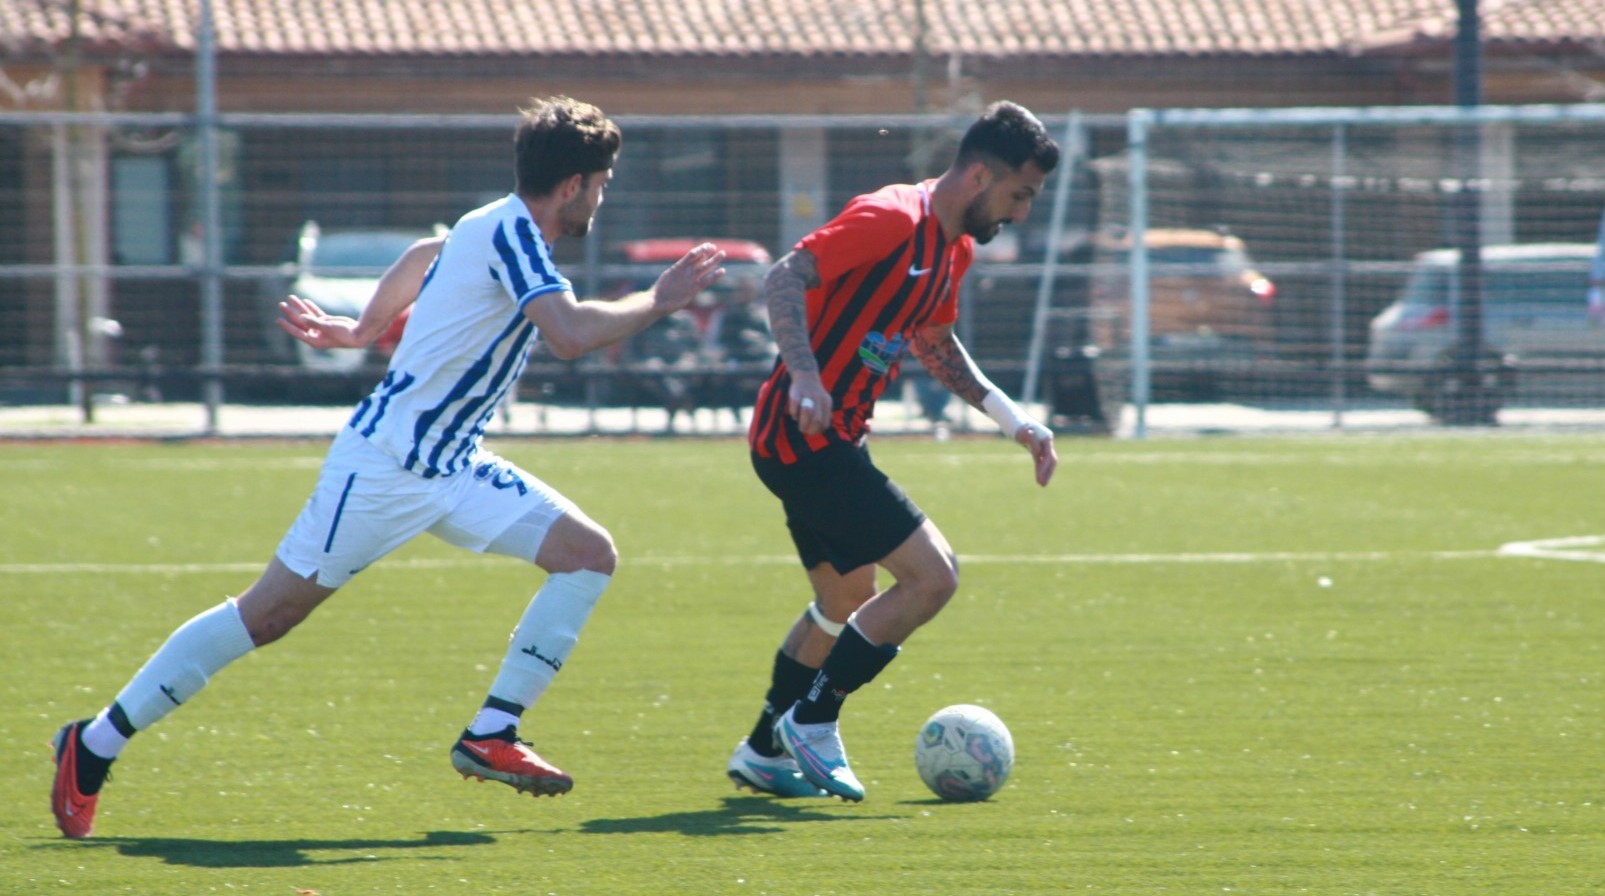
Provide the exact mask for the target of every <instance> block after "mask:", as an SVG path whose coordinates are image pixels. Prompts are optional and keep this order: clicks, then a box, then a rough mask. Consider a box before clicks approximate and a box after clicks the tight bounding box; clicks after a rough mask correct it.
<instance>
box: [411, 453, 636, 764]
mask: <svg viewBox="0 0 1605 896" xmlns="http://www.w3.org/2000/svg"><path fill="white" fill-rule="evenodd" d="M474 478H475V480H476V482H475V484H474V485H473V486H472V487H471V489H470V492H469V493H468V494H467V495H465V496H464V499H463V500H462V501H461V502H460V507H459V509H458V510H457V511H454V512H453V513H452V514H451V515H450V516H448V518H447V519H446V520H444V521H443V522H442V524H440V525H439V526H437V527H436V528H435V529H432V530H431V531H432V532H434V533H435V534H436V535H439V536H441V537H442V538H445V539H446V540H448V541H451V542H452V543H454V544H459V545H461V546H464V547H471V548H475V549H479V550H483V551H486V552H489V553H496V554H504V555H507V556H512V557H518V558H520V559H523V560H527V561H532V562H534V563H535V565H537V566H539V567H540V568H542V569H544V570H545V571H546V572H547V573H548V575H547V579H546V582H545V583H544V584H542V586H541V588H540V590H539V591H537V592H536V594H535V596H534V597H533V598H532V599H531V600H530V602H529V604H528V606H527V607H526V608H525V610H524V613H523V615H522V617H521V618H520V619H519V622H518V625H517V626H516V627H515V628H514V630H513V635H512V639H511V642H510V643H509V645H508V648H507V653H506V655H505V656H504V657H503V659H502V664H501V668H500V670H499V671H498V673H497V675H496V679H495V681H494V682H493V683H492V684H491V687H490V691H489V694H488V695H487V696H486V698H485V701H484V703H483V705H482V706H481V707H480V709H479V712H478V713H477V714H476V715H475V717H474V719H473V721H472V722H470V723H469V725H468V727H467V728H466V729H465V730H464V731H463V733H462V735H461V736H460V737H459V738H458V739H457V741H456V742H455V743H454V744H453V745H452V749H451V761H452V766H453V767H454V768H455V769H457V771H458V773H460V774H462V775H463V776H464V777H473V778H478V779H479V780H486V779H490V780H495V781H501V782H503V783H505V784H507V785H509V786H511V787H513V788H515V789H516V790H518V791H519V792H521V793H523V792H530V793H534V794H536V795H556V794H560V793H566V792H567V791H568V790H569V789H570V788H572V787H573V785H574V782H573V779H572V778H571V777H570V776H569V775H568V774H566V773H565V772H563V771H562V770H561V769H559V768H557V767H556V766H554V765H552V764H551V763H549V762H547V761H546V760H545V759H543V758H541V756H540V755H539V754H538V753H536V752H535V751H534V749H533V748H532V747H531V745H530V744H529V743H528V742H527V741H524V740H522V739H520V737H519V736H518V732H519V725H520V721H521V719H522V716H523V714H524V712H525V711H526V710H527V709H529V708H530V707H532V706H534V705H535V703H536V702H537V701H538V700H539V699H540V698H541V696H542V695H543V694H544V693H545V692H546V689H547V688H548V687H549V686H550V685H551V683H552V681H553V679H554V678H555V677H556V675H557V673H558V671H559V670H561V669H562V668H563V666H564V664H565V663H567V662H568V658H569V654H570V653H571V652H572V651H573V649H574V646H575V644H576V643H577V642H578V640H579V633H580V629H581V628H583V627H584V625H585V622H586V620H587V619H589V618H590V614H591V611H592V610H593V609H594V608H595V606H596V603H597V601H598V600H599V599H600V598H601V596H602V592H603V591H604V590H605V589H606V588H607V585H608V583H609V582H610V581H611V579H612V575H613V570H614V567H615V565H616V564H617V561H618V557H617V552H616V549H615V548H614V546H613V539H612V536H610V535H609V534H608V532H607V530H606V529H603V528H602V527H601V526H600V525H598V524H597V523H596V522H595V521H593V520H592V519H591V518H590V517H588V516H586V515H585V514H584V513H583V512H581V511H580V509H579V508H578V507H576V506H574V504H573V503H572V502H570V501H568V500H567V499H566V498H564V497H563V496H562V495H560V494H558V493H557V492H556V491H555V490H553V489H551V488H550V487H549V486H547V485H546V484H545V483H542V482H541V481H540V480H538V479H536V478H535V477H533V476H531V475H529V474H528V473H526V472H524V471H522V470H519V469H518V468H517V467H515V466H513V465H511V464H509V463H507V462H506V461H503V460H501V459H500V458H495V457H494V456H493V455H488V454H487V455H486V456H485V458H484V459H482V460H481V461H480V462H479V463H478V464H476V466H475V473H474ZM511 512H517V513H518V514H519V515H518V516H516V517H514V518H512V521H511V522H510V523H508V522H500V521H499V520H501V519H505V518H506V516H507V515H508V514H509V513H511ZM492 530H494V531H495V534H494V535H488V533H489V532H490V531H492ZM487 535H488V537H487Z"/></svg>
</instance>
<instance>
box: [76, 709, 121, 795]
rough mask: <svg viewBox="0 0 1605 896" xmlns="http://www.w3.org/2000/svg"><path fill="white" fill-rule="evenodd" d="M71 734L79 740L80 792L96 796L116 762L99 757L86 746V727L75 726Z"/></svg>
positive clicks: (78, 782) (78, 769)
mask: <svg viewBox="0 0 1605 896" xmlns="http://www.w3.org/2000/svg"><path fill="white" fill-rule="evenodd" d="M70 734H71V736H72V737H76V738H77V739H78V768H77V771H78V781H77V784H78V792H79V793H81V794H83V795H84V796H94V795H95V794H97V793H99V792H100V788H101V785H103V784H105V783H106V776H107V775H109V774H111V764H112V762H113V761H115V760H111V759H106V758H103V757H101V756H97V755H95V753H94V752H93V751H92V750H90V749H89V748H88V747H86V746H84V726H82V725H78V726H75V727H74V728H73V729H72V731H71V732H70Z"/></svg>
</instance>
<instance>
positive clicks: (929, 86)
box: [0, 0, 1605, 113]
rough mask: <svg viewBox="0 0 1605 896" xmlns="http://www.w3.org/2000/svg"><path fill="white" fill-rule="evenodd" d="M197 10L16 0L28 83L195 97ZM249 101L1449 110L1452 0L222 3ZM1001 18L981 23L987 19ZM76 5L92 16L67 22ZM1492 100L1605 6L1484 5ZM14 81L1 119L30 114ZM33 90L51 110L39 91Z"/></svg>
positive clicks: (750, 108) (1, 23)
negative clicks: (90, 76)
mask: <svg viewBox="0 0 1605 896" xmlns="http://www.w3.org/2000/svg"><path fill="white" fill-rule="evenodd" d="M199 8H200V4H199V3H197V2H194V0H10V2H7V3H5V4H0V55H3V58H4V59H5V62H4V64H3V67H4V70H5V72H6V74H7V77H8V79H9V80H10V81H11V82H12V83H13V84H14V85H25V84H27V83H29V82H30V81H32V80H35V79H37V77H38V76H39V75H40V73H42V72H45V71H48V70H51V69H59V68H60V67H61V66H62V65H63V64H64V61H65V60H67V59H70V58H76V59H78V60H80V62H81V64H82V65H83V66H84V67H85V68H87V69H90V70H93V71H94V72H96V73H102V74H104V75H105V77H106V81H107V85H108V92H107V101H108V102H111V103H112V104H114V105H118V104H120V105H124V106H126V107H128V108H185V107H186V106H187V104H188V103H189V102H190V96H189V95H188V94H189V91H187V90H186V89H185V85H184V82H187V81H190V80H191V79H192V77H193V59H194V54H195V51H196V48H197V44H198V31H199V22H198V21H197V16H198V10H199ZM212 9H213V20H214V23H215V34H216V48H217V54H218V61H219V77H220V80H219V85H220V104H221V107H222V108H223V109H225V110H238V111H303V110H309V109H316V110H322V111H370V110H373V109H374V108H376V107H382V108H384V109H386V110H388V111H418V112H441V111H470V110H472V111H486V112H500V111H505V110H506V109H507V108H508V103H509V102H510V101H513V100H516V99H517V98H519V97H523V96H528V95H530V94H531V93H551V92H566V93H572V94H574V95H578V96H586V97H588V98H593V99H595V101H596V102H598V103H599V104H601V105H603V106H604V108H608V109H609V110H610V111H617V112H620V113H631V112H658V113H688V112H756V113H789V112H820V113H841V112H881V113H894V112H909V111H913V110H914V109H915V107H916V106H917V105H919V104H920V102H921V97H923V98H924V99H923V102H924V103H925V105H926V107H927V108H941V107H942V106H944V105H951V104H953V103H954V102H957V101H958V100H959V99H960V98H962V97H968V96H976V95H981V96H996V95H1005V94H1006V95H1010V96H1015V97H1018V98H1020V99H1021V101H1023V102H1027V103H1030V104H1034V105H1037V106H1045V107H1049V108H1067V107H1069V106H1072V105H1074V106H1076V107H1078V108H1082V109H1085V110H1088V111H1095V112H1110V111H1113V112H1118V111H1124V109H1126V108H1129V107H1131V106H1137V105H1147V106H1221V105H1234V106H1257V105H1333V104H1340V105H1357V104H1390V103H1412V104H1414V103H1439V102H1446V101H1448V99H1449V90H1448V86H1447V85H1448V78H1449V69H1450V66H1449V54H1450V45H1451V43H1452V40H1453V37H1454V33H1455V28H1456V4H1455V2H1454V0H1351V2H1343V3H1333V2H1327V0H1161V2H1141V3H1138V2H1121V3H1112V2H1107V0H997V2H991V3H987V4H976V3H974V2H971V0H534V2H516V3H515V2H510V0H212ZM980 9H984V10H985V14H981V13H978V10H980ZM75 10H76V15H74V14H73V13H74V11H75ZM1480 10H1481V23H1482V33H1483V38H1484V53H1485V78H1486V93H1487V98H1488V100H1489V101H1490V102H1534V101H1545V102H1572V101H1578V100H1584V99H1589V98H1592V97H1598V96H1601V95H1605V86H1602V82H1605V0H1481V4H1480ZM10 94H11V95H10V96H6V95H5V94H4V92H0V108H3V107H5V106H15V105H19V104H23V102H24V98H23V97H22V96H21V95H20V94H19V93H18V92H17V90H12V91H10ZM37 99H38V98H37V97H35V100H36V101H37Z"/></svg>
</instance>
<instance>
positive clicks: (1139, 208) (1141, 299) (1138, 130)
mask: <svg viewBox="0 0 1605 896" xmlns="http://www.w3.org/2000/svg"><path fill="white" fill-rule="evenodd" d="M1152 121H1153V112H1152V111H1150V110H1148V109H1133V110H1131V114H1130V115H1129V116H1128V117H1127V119H1126V159H1127V170H1126V179H1127V181H1128V182H1129V184H1130V187H1131V198H1130V201H1131V252H1130V254H1129V255H1127V256H1126V259H1127V265H1128V266H1129V269H1130V274H1131V404H1132V406H1133V407H1134V408H1135V409H1136V412H1137V423H1136V427H1135V429H1134V430H1133V432H1132V435H1134V436H1135V437H1136V438H1139V439H1142V438H1147V436H1148V399H1149V392H1150V382H1151V381H1150V379H1149V370H1148V298H1149V296H1148V126H1149V124H1150V123H1151V122H1152Z"/></svg>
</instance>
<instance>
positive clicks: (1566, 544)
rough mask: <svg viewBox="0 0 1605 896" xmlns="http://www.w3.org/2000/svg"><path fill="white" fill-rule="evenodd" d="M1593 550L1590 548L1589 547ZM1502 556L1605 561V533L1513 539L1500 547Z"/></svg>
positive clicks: (1589, 561)
mask: <svg viewBox="0 0 1605 896" xmlns="http://www.w3.org/2000/svg"><path fill="white" fill-rule="evenodd" d="M1590 548H1591V549H1592V550H1589V549H1590ZM1499 555H1500V556H1501V557H1535V558H1538V559H1540V560H1576V561H1581V562H1583V563H1605V535H1573V536H1571V537H1569V538H1545V539H1541V540H1538V541H1513V542H1511V543H1510V544H1507V545H1501V546H1500V548H1499Z"/></svg>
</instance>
